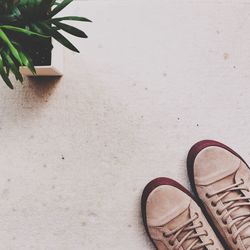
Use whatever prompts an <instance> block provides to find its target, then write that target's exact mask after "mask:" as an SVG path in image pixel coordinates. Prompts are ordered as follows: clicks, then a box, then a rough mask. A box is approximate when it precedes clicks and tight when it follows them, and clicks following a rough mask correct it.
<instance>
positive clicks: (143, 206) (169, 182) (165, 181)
mask: <svg viewBox="0 0 250 250" xmlns="http://www.w3.org/2000/svg"><path fill="white" fill-rule="evenodd" d="M162 185H168V186H173V187H175V188H177V189H179V190H181V191H182V192H184V193H186V194H187V195H188V196H190V197H191V198H192V199H193V200H194V201H195V202H196V203H197V201H196V200H195V198H194V197H193V195H192V194H191V193H190V192H189V191H188V190H187V189H186V188H185V187H183V186H182V185H181V184H179V183H178V182H176V181H174V180H172V179H170V178H166V177H159V178H156V179H154V180H152V181H151V182H149V183H148V184H147V185H146V187H145V188H144V190H143V193H142V198H141V213H142V219H143V224H144V227H145V229H146V232H147V234H148V236H149V238H150V240H151V242H152V243H153V245H154V246H155V248H156V249H157V247H156V245H155V243H154V241H153V239H152V238H151V236H150V234H149V230H148V225H147V211H146V205H147V200H148V197H149V195H150V194H151V192H152V191H154V190H155V189H156V188H157V187H159V186H162Z"/></svg>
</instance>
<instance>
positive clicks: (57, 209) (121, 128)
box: [0, 0, 250, 250]
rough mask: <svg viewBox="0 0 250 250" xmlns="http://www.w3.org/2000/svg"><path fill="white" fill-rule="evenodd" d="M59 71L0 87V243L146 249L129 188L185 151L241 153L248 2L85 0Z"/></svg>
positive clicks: (179, 162) (247, 91)
mask: <svg viewBox="0 0 250 250" xmlns="http://www.w3.org/2000/svg"><path fill="white" fill-rule="evenodd" d="M65 13H67V14H75V15H84V16H86V17H89V18H90V19H92V20H93V23H92V24H87V23H86V24H81V23H77V26H78V27H80V28H82V29H83V30H85V31H86V33H87V34H88V35H89V39H87V40H79V39H77V38H72V39H73V41H74V43H75V44H76V45H77V46H78V48H79V49H80V50H81V54H74V53H72V52H71V51H69V50H67V49H64V52H63V53H64V67H65V68H64V76H63V77H62V78H44V79H37V80H36V79H26V81H25V82H24V84H23V85H21V84H18V83H16V84H15V90H13V91H11V90H9V89H8V88H7V87H6V86H5V85H4V84H2V81H1V84H0V139H1V140H0V141H1V143H0V152H1V156H0V239H1V244H0V250H32V249H34V250H82V249H83V250H111V249H115V250H127V249H129V250H142V249H143V250H146V249H148V250H151V249H153V246H152V245H151V243H150V242H149V240H148V238H147V236H146V234H145V231H144V228H143V226H142V221H141V216H140V196H141V192H142V190H143V188H144V186H145V185H146V184H147V182H148V181H150V180H151V179H152V178H155V177H158V176H168V177H171V178H174V179H176V180H177V181H180V182H181V183H182V184H183V185H184V186H186V187H187V188H189V182H188V179H187V173H186V168H185V160H186V155H187V152H188V150H189V148H190V147H191V145H192V144H193V143H195V142H196V141H198V140H201V139H205V138H206V139H207V138H208V139H216V140H219V141H222V142H224V143H226V144H228V145H230V146H231V147H233V148H234V149H235V150H237V151H239V152H240V153H241V155H242V156H243V157H244V158H245V159H246V160H247V161H248V162H250V139H249V131H250V1H242V0H239V1H227V0H221V1H214V0H213V1H212V0H211V1H209V0H208V1H190V0H187V1H184V0H178V1H170V0H169V1H168V0H89V1H76V2H74V3H73V4H72V5H71V6H69V7H68V8H67V10H66V11H65Z"/></svg>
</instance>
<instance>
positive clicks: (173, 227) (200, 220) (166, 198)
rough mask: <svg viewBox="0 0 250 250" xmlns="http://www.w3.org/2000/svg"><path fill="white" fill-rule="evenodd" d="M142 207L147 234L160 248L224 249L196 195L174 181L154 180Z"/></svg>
mask: <svg viewBox="0 0 250 250" xmlns="http://www.w3.org/2000/svg"><path fill="white" fill-rule="evenodd" d="M141 205H142V207H141V208H142V217H143V222H144V225H145V228H146V231H147V233H148V235H149V237H150V239H151V241H152V242H153V244H154V246H155V247H156V249H158V250H195V249H202V250H221V249H224V248H223V247H222V245H221V243H220V242H219V240H218V239H217V237H216V235H215V234H214V232H213V230H212V228H211V227H210V226H209V224H208V222H207V220H206V218H205V217H204V215H203V214H202V212H201V209H200V208H199V206H198V205H197V203H196V202H195V201H194V199H193V198H192V195H191V194H190V193H189V192H188V191H187V190H186V189H185V188H184V187H183V186H181V185H180V184H179V183H177V182H175V181H174V180H171V179H168V178H157V179H155V180H153V181H151V182H150V183H149V184H148V185H147V186H146V187H145V189H144V191H143V195H142V202H141Z"/></svg>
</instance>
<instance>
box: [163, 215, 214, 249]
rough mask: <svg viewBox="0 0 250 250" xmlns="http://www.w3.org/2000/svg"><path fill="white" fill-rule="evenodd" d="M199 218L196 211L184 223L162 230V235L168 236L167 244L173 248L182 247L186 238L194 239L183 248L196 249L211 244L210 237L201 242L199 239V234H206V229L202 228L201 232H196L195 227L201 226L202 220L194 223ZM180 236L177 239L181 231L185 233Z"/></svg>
mask: <svg viewBox="0 0 250 250" xmlns="http://www.w3.org/2000/svg"><path fill="white" fill-rule="evenodd" d="M198 218H199V215H198V213H196V214H195V216H193V217H192V218H190V219H189V220H188V221H186V222H185V223H183V224H181V225H179V226H178V227H177V228H175V229H174V230H171V231H168V232H164V233H163V235H164V237H166V238H169V237H170V238H169V244H170V245H171V246H173V247H174V248H173V249H174V250H178V249H180V248H181V247H183V244H184V242H186V241H187V240H191V239H194V240H193V241H192V242H191V243H190V245H189V246H188V247H187V248H185V249H186V250H196V249H203V248H204V247H206V246H208V245H213V244H214V242H213V241H212V240H211V239H210V240H208V241H207V242H202V241H201V238H200V237H201V236H208V233H207V231H205V230H204V232H202V233H197V232H196V229H197V228H201V227H203V224H202V222H199V223H196V224H195V223H194V222H195V220H197V219H198ZM185 232H186V234H184V235H183V236H182V237H181V240H180V241H179V240H178V236H180V234H181V233H185Z"/></svg>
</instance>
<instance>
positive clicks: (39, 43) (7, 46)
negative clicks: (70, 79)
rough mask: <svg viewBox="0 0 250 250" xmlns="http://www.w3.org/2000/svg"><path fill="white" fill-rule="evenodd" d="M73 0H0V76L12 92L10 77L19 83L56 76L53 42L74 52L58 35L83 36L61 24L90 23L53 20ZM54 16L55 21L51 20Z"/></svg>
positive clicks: (76, 17) (83, 19)
mask: <svg viewBox="0 0 250 250" xmlns="http://www.w3.org/2000/svg"><path fill="white" fill-rule="evenodd" d="M72 1H73V0H62V1H57V0H0V75H1V77H2V79H3V80H4V82H5V83H6V84H7V85H8V86H9V87H10V88H11V89H13V84H12V82H11V80H10V73H13V74H14V76H15V78H16V80H18V81H20V82H23V75H29V74H30V73H32V74H34V75H36V74H38V75H59V74H60V72H58V70H57V69H55V68H54V67H53V65H51V64H53V62H54V59H55V57H60V56H61V55H60V53H59V54H58V55H55V57H53V53H52V51H56V50H57V47H58V46H56V47H54V46H55V45H54V42H53V41H54V40H57V41H58V42H59V43H61V44H62V45H63V46H65V47H67V48H68V49H70V50H73V51H75V52H79V51H78V49H77V48H76V47H75V46H74V45H73V44H72V43H71V42H70V41H69V40H68V39H67V38H66V37H65V36H63V35H62V33H61V32H60V31H64V32H67V33H69V34H71V35H73V36H77V37H80V38H87V35H86V34H85V33H84V32H83V31H82V30H80V29H77V28H75V27H73V26H71V25H69V24H66V23H65V22H64V21H82V22H91V21H90V20H89V19H87V18H85V17H79V16H63V17H58V16H56V15H57V14H58V13H59V12H60V11H61V10H63V9H64V8H65V7H66V6H67V5H69V4H70V3H71V2H72ZM55 16H56V17H55Z"/></svg>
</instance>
